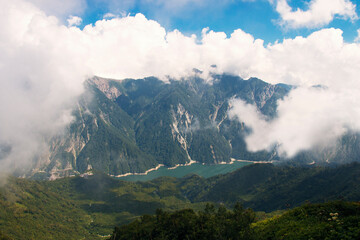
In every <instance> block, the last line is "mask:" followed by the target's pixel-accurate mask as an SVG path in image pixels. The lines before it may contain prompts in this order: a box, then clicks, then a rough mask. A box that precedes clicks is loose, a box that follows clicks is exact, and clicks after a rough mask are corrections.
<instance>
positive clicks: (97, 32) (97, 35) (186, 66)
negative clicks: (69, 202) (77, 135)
mask: <svg viewBox="0 0 360 240" xmlns="http://www.w3.org/2000/svg"><path fill="white" fill-rule="evenodd" d="M33 2H34V1H33ZM2 6H3V7H2V8H1V9H0V16H1V21H0V51H1V52H2V54H1V55H0V74H1V79H0V145H1V146H5V147H4V149H5V150H1V149H0V155H4V154H5V155H6V157H5V158H3V160H1V161H2V166H8V168H15V167H16V165H21V166H23V165H24V164H23V163H24V162H28V160H29V159H32V158H34V157H36V156H37V155H38V154H41V151H40V150H43V149H46V147H47V146H46V139H48V138H49V137H51V136H53V135H54V134H57V133H58V132H61V130H62V129H63V128H64V127H65V126H66V125H67V124H68V123H69V122H71V120H72V118H71V110H72V108H73V105H74V102H75V100H76V97H77V96H79V94H81V92H82V83H83V81H84V80H85V79H86V78H87V77H88V76H92V75H98V76H101V77H110V78H115V79H122V78H143V77H147V76H157V77H160V78H161V79H164V80H166V79H167V78H168V77H172V78H177V79H179V78H184V77H185V78H186V77H187V76H190V75H192V74H193V69H194V68H197V69H200V70H201V71H202V72H203V76H204V77H206V76H208V75H209V73H210V72H211V71H214V70H216V71H217V72H218V73H222V72H227V73H231V74H234V75H238V76H241V77H243V78H248V77H250V76H256V77H259V78H261V79H263V80H265V81H268V82H271V83H278V82H283V83H289V84H293V85H297V86H299V88H298V90H296V91H294V92H293V93H291V95H290V97H289V98H286V99H284V100H283V101H282V102H279V118H278V119H275V120H274V122H270V123H268V122H266V121H265V120H264V119H263V118H262V117H261V116H258V115H257V114H256V111H255V110H254V109H252V110H251V107H244V109H245V110H246V109H247V110H249V109H250V110H249V111H250V112H251V111H252V113H251V114H252V115H249V117H250V116H252V118H250V119H245V120H244V121H245V122H246V123H247V124H251V123H252V122H258V123H259V124H260V125H263V126H260V127H259V126H257V125H254V126H252V127H253V128H254V133H253V135H252V136H249V137H248V138H247V141H248V145H249V147H250V149H253V150H255V149H259V148H268V147H269V146H270V145H271V144H274V143H276V142H277V143H280V144H281V145H282V146H283V150H282V151H283V152H284V153H285V152H286V153H287V154H289V155H291V154H294V152H296V151H298V150H299V149H306V148H308V147H309V146H308V145H306V144H305V143H311V144H315V145H316V144H320V142H321V141H320V140H319V139H317V138H316V136H317V135H312V134H310V132H311V131H310V129H311V128H316V127H317V126H316V125H317V124H320V123H322V124H323V127H324V128H321V131H322V132H320V133H323V132H324V133H327V132H329V131H327V129H330V128H331V127H334V129H336V131H335V130H334V133H332V134H330V133H329V134H330V135H329V137H328V138H332V136H337V135H339V134H341V133H342V132H343V131H344V128H345V129H347V128H349V129H353V130H358V125H357V124H356V122H360V121H358V119H359V118H358V117H360V116H359V115H358V114H357V108H356V107H355V106H356V102H359V100H360V99H358V96H360V94H359V93H358V90H359V89H360V84H359V81H358V76H359V75H360V67H359V66H360V45H359V44H357V43H345V42H344V41H343V37H342V31H341V30H339V29H323V30H319V31H317V32H314V33H313V34H311V35H309V36H308V37H296V38H294V39H285V40H284V41H283V42H280V43H279V42H276V43H274V44H269V45H267V46H265V45H264V41H263V40H261V39H254V37H253V36H252V35H251V34H248V33H246V32H244V31H242V30H240V29H238V30H236V31H234V32H233V33H232V34H231V35H230V36H227V35H226V34H225V33H222V32H214V31H211V30H209V29H204V31H203V33H202V37H201V38H200V39H198V38H197V37H196V36H195V35H192V36H186V35H184V34H182V33H181V32H179V31H177V30H175V31H171V32H167V31H166V30H165V28H164V27H162V26H161V25H160V24H159V23H158V22H156V21H153V20H148V19H147V18H145V17H144V16H143V15H142V14H137V15H136V16H126V17H122V18H112V19H104V20H101V21H98V22H96V23H95V24H94V25H88V26H86V27H84V29H83V30H80V29H79V28H77V27H66V26H64V25H62V24H61V22H60V21H59V20H58V18H56V17H53V16H49V15H47V14H45V13H44V12H43V11H42V10H40V9H39V8H38V7H37V6H36V5H34V4H31V3H30V2H26V1H24V0H12V1H3V3H2ZM213 65H216V66H217V68H216V69H214V68H212V67H211V66H213ZM316 84H322V85H325V86H327V87H328V90H327V91H319V92H317V91H315V90H312V89H311V88H310V90H309V89H308V88H309V87H310V86H312V85H316ZM300 89H305V90H303V92H299V91H300ZM318 98H319V100H318V105H316V104H314V103H313V102H312V101H310V100H309V101H308V100H307V99H315V100H316V99H318ZM335 99H340V100H341V101H339V103H337V104H334V106H331V104H333V102H334V101H335ZM302 100H303V104H304V106H309V109H313V110H312V111H310V112H306V111H305V110H304V109H302V108H301V106H300V105H301V104H300V103H301V101H302ZM327 101H328V102H329V103H328V102H327ZM237 104H241V103H239V102H236V101H235V102H233V106H234V109H236V105H237ZM316 107H317V108H316ZM292 109H293V110H292ZM295 110H296V111H295ZM320 110H321V114H320V115H318V113H317V111H320ZM234 111H235V110H234ZM291 113H292V114H293V115H291ZM297 113H298V115H296V114H297ZM335 113H341V114H342V116H345V117H346V118H348V120H346V121H345V120H344V118H345V117H344V118H343V117H336V115H337V114H335ZM289 114H290V115H289ZM238 115H239V118H240V119H241V118H243V117H244V116H245V114H243V111H241V110H239V114H238ZM312 115H313V116H314V121H310V120H311V119H312V118H311V116H312ZM291 116H294V117H293V118H291ZM295 116H297V117H295ZM305 116H308V117H307V118H305ZM323 116H333V117H330V118H329V119H325V118H324V117H323ZM284 119H293V120H294V121H295V119H301V120H302V122H303V123H304V128H306V127H307V128H306V129H305V130H306V131H305V130H303V131H298V134H302V135H301V136H302V137H299V136H298V135H296V131H295V130H296V128H292V127H293V126H297V125H296V124H295V123H293V124H291V121H290V120H284ZM258 120H259V121H258ZM323 122H326V123H327V124H324V123H323ZM280 123H281V124H280ZM280 126H284V128H280ZM325 126H328V128H325ZM344 126H345V127H344ZM349 126H351V127H349ZM268 127H270V129H271V131H270V130H267V128H268ZM285 127H288V128H292V131H294V132H293V135H291V131H290V132H287V134H284V132H286V131H285V130H284V129H285ZM259 129H260V130H259ZM319 131H320V130H319ZM262 132H264V133H265V134H266V136H267V137H266V139H267V140H266V139H263V142H262V143H261V144H259V146H258V147H257V148H255V146H253V145H252V144H251V143H252V142H255V140H252V139H257V137H258V136H260V135H261V133H262ZM315 132H316V131H315ZM316 133H319V132H316ZM320 133H319V134H320ZM294 136H296V139H298V141H293V138H294ZM298 137H299V138H298ZM309 138H310V139H309ZM291 144H293V145H291ZM290 145H291V147H290ZM9 149H11V151H9Z"/></svg>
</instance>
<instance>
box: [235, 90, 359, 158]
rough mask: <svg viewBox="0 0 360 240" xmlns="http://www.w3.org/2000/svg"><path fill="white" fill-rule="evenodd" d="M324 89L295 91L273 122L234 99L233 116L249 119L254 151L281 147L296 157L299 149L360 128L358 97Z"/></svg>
mask: <svg viewBox="0 0 360 240" xmlns="http://www.w3.org/2000/svg"><path fill="white" fill-rule="evenodd" d="M358 93H359V89H357V90H356V91H354V92H353V93H352V94H351V95H347V94H345V93H344V92H339V91H334V90H330V89H323V88H302V87H299V88H297V89H295V90H293V91H292V92H291V93H290V94H289V96H287V97H286V98H285V99H284V100H281V101H279V102H278V115H277V117H276V118H275V119H273V120H271V121H266V120H264V116H262V115H261V113H259V112H258V111H256V107H254V106H252V105H247V104H245V103H244V102H243V101H242V100H239V99H237V100H233V101H232V105H233V108H232V109H231V110H230V112H229V115H230V117H232V118H238V119H239V120H240V121H243V122H245V123H246V124H247V125H248V126H249V127H250V128H251V129H252V133H251V134H250V135H248V136H247V137H246V143H247V147H248V149H249V150H250V151H259V150H263V149H266V150H270V149H272V148H273V147H274V146H277V149H278V152H279V153H280V154H281V155H282V156H286V157H293V156H295V155H296V154H297V153H298V152H299V151H303V150H311V149H315V148H317V147H320V148H321V147H324V146H331V145H332V144H333V143H335V141H336V140H337V139H338V138H339V137H340V136H342V135H343V134H345V133H347V132H349V131H359V130H360V124H359V122H358V121H357V120H358V119H359V117H360V108H359V107H358V106H357V104H356V102H357V101H358V100H360V99H358V97H354V94H358Z"/></svg>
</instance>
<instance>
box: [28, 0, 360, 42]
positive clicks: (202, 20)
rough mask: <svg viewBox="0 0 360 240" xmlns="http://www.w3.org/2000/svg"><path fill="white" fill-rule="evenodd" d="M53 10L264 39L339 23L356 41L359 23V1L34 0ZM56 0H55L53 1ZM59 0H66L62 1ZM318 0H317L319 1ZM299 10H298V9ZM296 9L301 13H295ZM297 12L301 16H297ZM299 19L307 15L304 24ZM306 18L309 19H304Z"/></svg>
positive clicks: (85, 20)
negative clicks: (141, 16)
mask: <svg viewBox="0 0 360 240" xmlns="http://www.w3.org/2000/svg"><path fill="white" fill-rule="evenodd" d="M32 2H34V3H35V4H36V5H37V6H39V7H41V8H42V9H44V10H45V11H46V12H47V13H48V14H54V15H56V16H58V17H59V18H60V19H61V20H62V21H66V19H68V18H69V17H70V16H77V17H80V18H81V19H82V21H81V23H80V24H79V27H80V28H83V27H84V26H85V25H88V24H94V23H95V22H96V21H98V20H101V19H103V18H104V16H106V15H107V16H127V15H131V16H134V15H136V14H137V13H142V14H144V15H145V16H146V18H148V19H152V20H155V21H157V22H158V23H160V24H161V25H162V26H163V27H165V28H166V30H167V31H173V30H175V29H178V30H179V31H180V32H182V33H184V34H187V35H191V34H197V35H198V36H200V35H201V31H202V29H203V28H209V29H211V30H213V31H216V32H218V31H221V32H225V33H226V34H228V35H229V34H231V33H232V32H233V31H234V30H236V29H242V30H244V31H245V32H248V33H251V34H252V35H253V36H254V37H255V38H261V39H263V40H264V41H265V43H270V42H275V41H276V40H278V41H281V40H282V39H284V38H289V37H292V38H293V37H295V36H299V35H300V36H306V35H308V34H310V33H311V32H312V31H313V30H316V29H321V28H323V27H327V28H330V27H334V28H340V29H342V30H343V31H344V33H343V36H344V39H345V41H347V42H352V41H353V40H354V39H355V38H356V36H357V29H359V28H360V24H359V21H357V20H358V19H357V18H358V17H357V16H358V15H359V11H360V10H359V8H358V7H356V5H355V4H356V2H355V1H352V2H351V1H349V0H346V1H344V0H340V1H339V0H337V1H326V0H321V1H310V0H296V1H294V0H288V1H286V0H281V1H279V0H222V1H217V0H207V1H205V0H178V1H174V0H169V1H166V0H74V1H69V0H65V1H58V0H47V1H45V0H32ZM51 2H54V3H53V4H52V3H51ZM60 2H63V3H61V4H60ZM314 3H315V4H314ZM295 12H297V13H295ZM296 14H297V16H296ZM294 17H296V18H297V19H295V18H294ZM300 19H307V20H305V22H303V23H301V24H299V23H295V22H296V21H298V22H300ZM303 21H304V20H303Z"/></svg>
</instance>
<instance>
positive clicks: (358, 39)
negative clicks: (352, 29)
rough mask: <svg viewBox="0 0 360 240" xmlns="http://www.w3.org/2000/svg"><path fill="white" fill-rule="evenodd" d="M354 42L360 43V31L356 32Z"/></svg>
mask: <svg viewBox="0 0 360 240" xmlns="http://www.w3.org/2000/svg"><path fill="white" fill-rule="evenodd" d="M354 41H355V42H360V29H358V30H357V36H356V37H355V40H354Z"/></svg>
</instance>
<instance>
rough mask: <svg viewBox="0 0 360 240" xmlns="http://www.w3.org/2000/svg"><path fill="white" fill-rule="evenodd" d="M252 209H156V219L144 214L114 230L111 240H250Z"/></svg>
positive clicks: (211, 206) (237, 207)
mask: <svg viewBox="0 0 360 240" xmlns="http://www.w3.org/2000/svg"><path fill="white" fill-rule="evenodd" d="M254 220H255V213H254V212H253V211H252V210H249V209H247V210H245V209H243V208H242V207H241V205H240V204H236V205H235V207H234V209H233V210H232V211H229V210H227V209H226V208H225V207H224V206H221V207H219V208H218V209H216V208H215V206H214V205H210V204H208V205H206V208H205V210H204V211H199V212H195V211H194V210H192V209H183V210H179V211H175V212H172V213H171V212H165V211H162V210H157V211H156V215H155V216H150V215H143V216H141V217H140V218H139V219H137V220H135V221H134V222H132V223H130V224H128V225H124V226H121V227H118V228H115V231H114V233H113V235H112V237H111V238H110V239H111V240H130V239H134V240H136V239H158V240H160V239H163V240H166V239H168V240H170V239H173V240H175V239H178V240H182V239H189V240H190V239H194V240H195V239H197V240H202V239H203V240H222V239H224V240H225V239H244V240H245V239H249V238H250V236H251V235H252V233H251V229H250V224H251V223H253V222H254Z"/></svg>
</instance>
